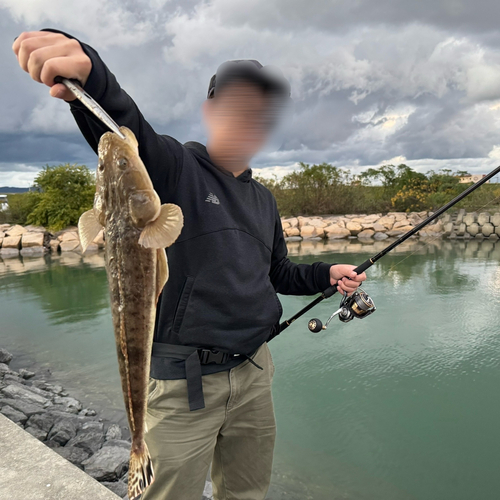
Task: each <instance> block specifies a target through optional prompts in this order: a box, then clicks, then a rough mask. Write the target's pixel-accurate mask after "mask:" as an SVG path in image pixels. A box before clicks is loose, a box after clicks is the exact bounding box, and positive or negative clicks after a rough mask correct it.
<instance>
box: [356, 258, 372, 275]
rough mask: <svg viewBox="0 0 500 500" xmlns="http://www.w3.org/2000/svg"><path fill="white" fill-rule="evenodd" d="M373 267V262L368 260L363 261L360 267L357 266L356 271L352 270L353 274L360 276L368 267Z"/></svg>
mask: <svg viewBox="0 0 500 500" xmlns="http://www.w3.org/2000/svg"><path fill="white" fill-rule="evenodd" d="M372 265H373V262H372V261H371V260H370V259H368V260H365V261H364V262H363V264H361V265H360V266H358V267H357V268H356V269H354V272H355V273H356V274H361V273H364V272H365V271H366V270H367V269H368V268H369V267H371V266H372Z"/></svg>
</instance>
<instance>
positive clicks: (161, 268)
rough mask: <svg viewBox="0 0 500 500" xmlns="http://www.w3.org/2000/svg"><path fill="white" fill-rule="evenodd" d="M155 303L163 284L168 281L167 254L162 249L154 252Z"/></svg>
mask: <svg viewBox="0 0 500 500" xmlns="http://www.w3.org/2000/svg"><path fill="white" fill-rule="evenodd" d="M156 255H157V258H156V303H158V297H159V296H160V293H161V291H162V290H163V287H164V286H165V283H166V282H167V280H168V262H167V254H166V252H165V250H164V249H163V248H158V249H157V250H156Z"/></svg>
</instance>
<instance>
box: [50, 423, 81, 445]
mask: <svg viewBox="0 0 500 500" xmlns="http://www.w3.org/2000/svg"><path fill="white" fill-rule="evenodd" d="M76 429H77V424H76V422H75V421H74V420H72V419H66V418H60V419H59V420H57V421H56V422H55V424H54V425H53V426H52V429H50V432H49V435H48V438H49V440H51V441H55V442H56V443H58V444H59V445H61V446H64V445H65V444H66V443H67V442H68V441H69V440H70V439H72V438H73V437H75V436H76Z"/></svg>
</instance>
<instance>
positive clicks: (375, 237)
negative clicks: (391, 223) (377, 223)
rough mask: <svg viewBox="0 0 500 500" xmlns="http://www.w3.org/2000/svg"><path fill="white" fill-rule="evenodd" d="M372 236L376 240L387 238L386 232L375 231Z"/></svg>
mask: <svg viewBox="0 0 500 500" xmlns="http://www.w3.org/2000/svg"><path fill="white" fill-rule="evenodd" d="M373 238H374V239H376V240H385V239H386V238H389V236H387V234H385V233H375V234H374V235H373Z"/></svg>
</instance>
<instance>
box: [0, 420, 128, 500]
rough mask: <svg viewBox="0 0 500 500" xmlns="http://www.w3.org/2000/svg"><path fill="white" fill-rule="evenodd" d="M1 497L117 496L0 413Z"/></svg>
mask: <svg viewBox="0 0 500 500" xmlns="http://www.w3.org/2000/svg"><path fill="white" fill-rule="evenodd" d="M0 498H5V499H7V498H8V499H9V500H69V499H71V500H79V499H82V500H83V499H86V500H87V499H89V498H92V500H119V498H120V497H118V496H117V495H115V494H114V493H113V492H111V491H110V490H108V489H107V488H106V487H105V486H103V485H102V484H100V483H99V482H97V481H96V480H95V479H93V478H91V477H90V476H89V475H88V474H86V473H85V472H83V471H82V470H81V469H79V468H78V467H76V466H75V465H73V464H72V463H70V462H68V461H67V460H66V459H64V458H63V457H61V456H60V455H58V454H57V453H56V452H55V451H53V450H51V449H50V448H49V447H48V446H45V445H44V444H43V443H42V442H40V441H38V439H36V438H35V437H33V436H32V435H31V434H29V433H28V432H26V431H25V430H24V429H22V428H21V427H19V426H18V425H17V424H15V423H14V422H12V421H10V420H9V419H8V418H7V417H5V416H4V415H2V414H1V413H0Z"/></svg>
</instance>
